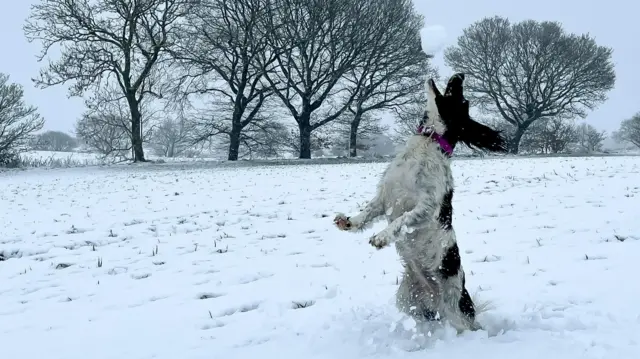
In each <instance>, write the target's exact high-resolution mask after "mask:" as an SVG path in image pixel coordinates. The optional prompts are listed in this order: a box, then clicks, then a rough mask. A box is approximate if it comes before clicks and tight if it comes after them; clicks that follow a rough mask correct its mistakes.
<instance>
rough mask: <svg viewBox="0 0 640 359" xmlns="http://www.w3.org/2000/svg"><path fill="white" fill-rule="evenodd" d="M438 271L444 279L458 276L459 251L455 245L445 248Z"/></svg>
mask: <svg viewBox="0 0 640 359" xmlns="http://www.w3.org/2000/svg"><path fill="white" fill-rule="evenodd" d="M438 270H439V271H440V274H442V276H443V277H444V279H447V278H449V277H453V276H454V275H457V274H458V271H459V270H460V250H459V249H458V244H457V243H454V244H453V245H452V246H451V247H449V248H447V251H446V252H445V253H444V256H443V257H442V264H441V265H440V268H438Z"/></svg>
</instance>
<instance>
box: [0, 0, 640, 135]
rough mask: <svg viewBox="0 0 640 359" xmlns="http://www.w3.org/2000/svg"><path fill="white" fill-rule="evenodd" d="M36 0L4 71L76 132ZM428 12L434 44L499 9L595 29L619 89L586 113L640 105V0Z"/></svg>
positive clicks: (22, 5)
mask: <svg viewBox="0 0 640 359" xmlns="http://www.w3.org/2000/svg"><path fill="white" fill-rule="evenodd" d="M35 2H36V0H4V1H3V4H2V11H0V38H1V39H2V41H1V46H2V47H3V49H2V51H1V54H0V72H3V73H7V74H9V75H10V80H11V81H12V82H18V83H20V84H22V85H23V86H24V87H25V94H26V100H27V101H28V102H29V103H30V104H33V105H36V106H38V108H39V111H40V113H41V114H42V116H44V118H45V120H46V124H45V129H53V130H62V131H67V132H71V131H72V130H73V124H74V123H75V121H76V120H77V118H78V117H79V115H80V114H81V112H82V111H83V105H82V101H81V100H80V99H78V98H72V99H68V98H67V89H66V87H54V88H49V89H46V90H40V89H36V88H35V87H34V86H33V84H32V82H31V80H30V79H31V78H32V77H35V76H36V75H37V74H38V70H39V68H40V66H41V64H40V63H38V62H37V61H36V58H35V55H36V54H37V52H38V50H39V48H38V46H37V45H36V44H29V43H28V42H27V41H26V40H25V38H24V34H23V32H22V25H23V24H24V20H25V19H26V17H27V16H28V14H29V8H30V5H31V4H32V3H35ZM414 2H415V4H416V7H417V8H418V10H419V11H420V12H421V13H423V14H424V15H425V17H426V26H427V29H426V33H430V34H431V35H432V37H433V42H434V46H435V47H439V48H442V46H438V45H439V44H442V45H443V46H449V45H451V44H454V43H455V41H456V38H457V37H458V36H460V35H461V34H462V30H463V29H464V28H465V27H467V26H468V25H469V24H471V23H473V22H475V21H477V20H480V19H481V18H483V17H485V16H493V15H500V16H505V17H508V18H509V19H510V20H511V21H514V22H515V21H522V20H526V19H534V20H552V21H560V22H562V23H563V25H564V27H565V29H566V30H567V31H569V32H575V33H587V32H588V33H590V34H591V35H592V36H594V37H595V38H596V41H597V42H598V43H599V44H600V45H605V46H610V47H613V49H614V53H613V58H614V63H615V66H616V75H617V79H616V85H615V89H614V90H612V91H611V92H610V93H609V100H608V101H607V102H606V103H605V104H603V105H601V106H600V107H599V108H598V109H597V110H595V111H593V112H592V113H590V114H589V116H588V117H587V122H588V123H591V124H593V125H594V126H596V127H598V128H600V129H603V130H607V131H609V132H611V131H613V130H616V129H617V127H618V124H619V123H620V121H621V120H622V119H625V118H628V117H630V116H631V115H633V114H634V113H635V112H637V111H640V97H639V96H638V86H637V84H638V83H640V69H639V68H638V67H639V66H638V65H637V64H638V61H639V59H640V41H638V39H639V38H640V27H639V26H638V24H637V21H638V19H637V14H638V10H640V4H635V3H634V2H632V1H630V0H607V1H605V2H602V1H595V0H580V1H578V0H536V1H527V2H524V1H514V0H458V1H448V0H439V1H433V0H414ZM434 62H435V64H436V66H437V67H438V68H439V70H440V73H441V74H442V75H443V76H448V75H450V74H451V70H450V69H449V68H447V67H445V66H444V61H443V59H442V51H438V52H437V53H436V57H435V59H434Z"/></svg>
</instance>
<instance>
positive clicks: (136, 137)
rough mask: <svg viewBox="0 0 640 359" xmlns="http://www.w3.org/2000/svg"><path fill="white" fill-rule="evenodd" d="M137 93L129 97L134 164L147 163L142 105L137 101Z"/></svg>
mask: <svg viewBox="0 0 640 359" xmlns="http://www.w3.org/2000/svg"><path fill="white" fill-rule="evenodd" d="M135 96H136V95H135V93H133V94H129V95H128V96H127V102H128V104H129V111H130V112H131V147H132V150H133V162H146V161H147V160H146V159H145V158H144V149H143V147H142V114H141V113H140V104H139V103H138V101H137V100H136V99H135Z"/></svg>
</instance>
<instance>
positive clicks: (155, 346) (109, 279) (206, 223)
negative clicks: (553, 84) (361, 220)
mask: <svg viewBox="0 0 640 359" xmlns="http://www.w3.org/2000/svg"><path fill="white" fill-rule="evenodd" d="M384 166H385V164H381V163H378V164H349V165H321V166H319V165H313V166H266V167H243V168H215V167H213V166H209V167H208V168H197V167H187V168H186V169H182V170H181V169H179V168H178V166H176V165H169V164H166V165H149V166H126V167H122V166H121V167H113V168H109V167H102V168H97V167H96V168H72V169H54V170H41V169H35V170H28V171H10V172H4V173H0V188H1V190H0V216H1V217H0V253H2V254H1V256H2V257H1V258H0V348H1V349H0V353H2V357H4V358H20V359H41V358H47V359H58V358H64V359H104V358H109V359H138V358H162V359H165V358H166V359H192V358H193V359H195V358H209V359H217V358H220V359H232V358H242V359H254V358H269V359H270V358H274V359H275V358H277V359H301V358H304V359H313V358H323V359H324V358H326V359H341V358H345V359H346V358H349V359H354V358H394V359H397V358H482V359H484V358H487V359H496V358H512V357H517V358H518V359H533V358H535V359H539V358H545V359H552V358H558V359H577V358H581V359H582V358H615V359H636V358H639V357H640V335H639V334H638V333H640V306H639V305H638V295H640V281H639V280H638V279H637V273H636V272H637V263H638V259H639V258H640V214H639V208H640V158H639V157H601V158H588V157H583V158H544V159H527V160H519V161H518V160H513V159H491V160H459V161H455V162H454V171H455V177H456V184H457V190H456V195H455V196H454V227H455V229H456V232H457V235H458V240H459V243H460V247H461V251H462V255H463V258H462V260H463V265H464V268H465V270H466V272H467V283H468V287H469V289H470V291H471V292H472V293H476V294H477V295H478V296H479V297H480V298H481V299H483V300H490V301H491V302H492V303H493V309H492V310H490V311H488V312H486V313H483V314H482V315H481V316H480V322H481V323H482V324H483V325H484V326H485V328H486V329H487V330H486V331H479V332H473V333H464V334H462V335H460V336H456V335H455V334H453V333H452V331H451V330H448V329H443V330H440V331H436V332H433V333H421V332H420V331H419V330H417V328H416V327H415V325H414V324H413V323H412V321H411V320H408V319H406V318H404V317H402V316H401V315H400V314H398V312H397V310H396V309H395V306H394V292H395V289H396V284H397V280H398V277H399V273H400V265H399V263H398V259H397V255H396V253H395V251H394V249H392V248H387V249H384V250H381V251H376V250H375V249H373V248H371V247H370V246H369V245H368V243H367V240H368V237H369V236H370V235H371V234H373V233H374V231H376V230H380V229H381V228H383V226H384V223H379V224H377V225H376V226H375V227H374V228H373V229H372V230H371V231H367V232H365V233H363V234H358V235H355V234H349V233H342V232H339V231H338V230H336V229H335V228H334V227H333V225H332V219H333V215H334V213H335V212H338V211H344V212H346V213H349V214H352V213H355V212H356V211H357V208H358V205H361V204H363V203H364V202H365V201H366V200H367V199H369V198H370V197H371V196H372V195H373V192H374V189H375V184H376V181H377V179H378V175H379V174H380V173H381V171H382V170H383V169H384Z"/></svg>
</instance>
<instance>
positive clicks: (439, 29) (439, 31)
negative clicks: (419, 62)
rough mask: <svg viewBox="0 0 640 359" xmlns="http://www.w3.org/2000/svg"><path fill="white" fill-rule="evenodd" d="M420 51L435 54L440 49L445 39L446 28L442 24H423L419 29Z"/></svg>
mask: <svg viewBox="0 0 640 359" xmlns="http://www.w3.org/2000/svg"><path fill="white" fill-rule="evenodd" d="M420 37H421V38H422V51H424V52H425V53H426V54H427V55H435V54H436V53H438V52H439V51H440V50H442V49H443V48H444V46H445V44H446V41H447V30H446V29H445V28H444V26H442V25H430V26H425V27H424V28H422V30H421V31H420Z"/></svg>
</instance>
